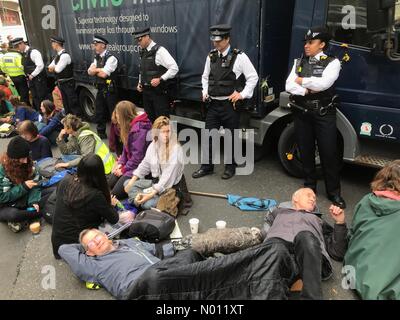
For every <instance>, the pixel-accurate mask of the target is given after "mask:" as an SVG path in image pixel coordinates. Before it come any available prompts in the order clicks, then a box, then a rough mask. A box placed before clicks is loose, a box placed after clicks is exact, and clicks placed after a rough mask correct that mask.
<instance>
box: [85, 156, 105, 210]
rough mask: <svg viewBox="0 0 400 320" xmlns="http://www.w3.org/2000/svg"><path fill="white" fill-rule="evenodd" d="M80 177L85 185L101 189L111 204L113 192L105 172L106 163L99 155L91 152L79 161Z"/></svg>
mask: <svg viewBox="0 0 400 320" xmlns="http://www.w3.org/2000/svg"><path fill="white" fill-rule="evenodd" d="M78 179H79V181H80V182H81V183H82V184H84V185H85V186H87V187H89V188H94V189H97V190H99V191H101V192H102V193H103V195H104V197H105V198H106V200H107V202H108V203H110V204H111V193H110V188H109V187H108V183H107V179H106V175H105V173H104V164H103V161H102V160H101V158H100V157H99V156H98V155H96V154H89V155H87V156H85V157H84V158H83V159H82V160H81V161H80V162H79V165H78Z"/></svg>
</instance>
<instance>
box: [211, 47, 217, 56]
mask: <svg viewBox="0 0 400 320" xmlns="http://www.w3.org/2000/svg"><path fill="white" fill-rule="evenodd" d="M217 52H218V50H217V49H213V50H211V51H210V53H209V56H210V57H211V56H212V55H214V54H216V53H217Z"/></svg>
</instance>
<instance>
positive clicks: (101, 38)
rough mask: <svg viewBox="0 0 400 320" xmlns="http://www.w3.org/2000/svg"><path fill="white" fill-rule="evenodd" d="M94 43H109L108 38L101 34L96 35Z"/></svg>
mask: <svg viewBox="0 0 400 320" xmlns="http://www.w3.org/2000/svg"><path fill="white" fill-rule="evenodd" d="M93 43H103V44H106V45H107V44H108V40H107V39H105V38H103V37H100V36H94V39H93Z"/></svg>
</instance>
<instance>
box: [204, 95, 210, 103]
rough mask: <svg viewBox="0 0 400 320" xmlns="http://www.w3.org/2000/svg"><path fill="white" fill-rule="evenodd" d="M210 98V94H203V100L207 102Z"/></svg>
mask: <svg viewBox="0 0 400 320" xmlns="http://www.w3.org/2000/svg"><path fill="white" fill-rule="evenodd" d="M208 98H210V96H209V95H208V94H203V102H207V100H208Z"/></svg>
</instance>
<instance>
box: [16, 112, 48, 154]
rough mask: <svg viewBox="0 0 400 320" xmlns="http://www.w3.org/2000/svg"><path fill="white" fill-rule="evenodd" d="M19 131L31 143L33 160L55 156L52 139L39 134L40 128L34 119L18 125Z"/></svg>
mask: <svg viewBox="0 0 400 320" xmlns="http://www.w3.org/2000/svg"><path fill="white" fill-rule="evenodd" d="M18 132H19V134H20V135H21V137H22V138H24V139H25V140H26V141H27V142H28V143H29V147H30V148H31V156H32V159H33V161H40V160H43V159H45V158H52V157H53V153H52V151H51V144H50V141H49V140H48V139H47V138H46V137H42V136H41V135H39V130H38V128H37V127H36V126H35V124H34V123H33V122H32V121H30V120H26V121H24V122H22V123H21V124H20V125H19V127H18Z"/></svg>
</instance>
